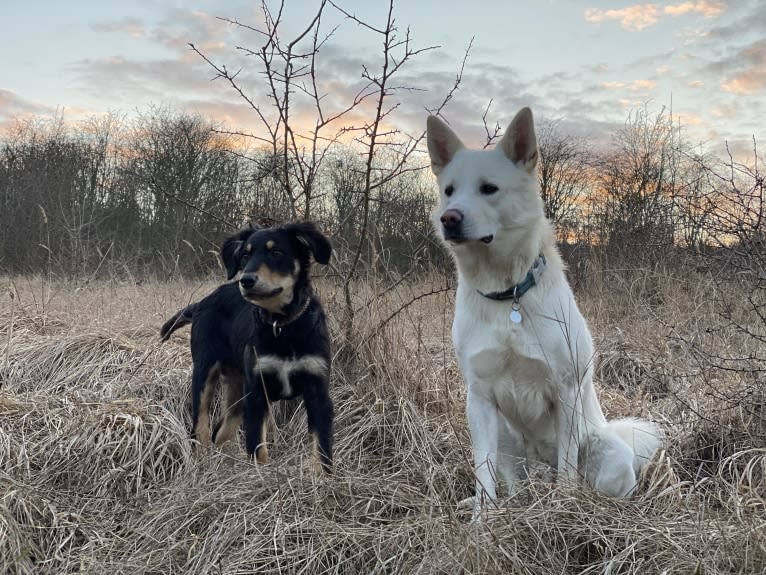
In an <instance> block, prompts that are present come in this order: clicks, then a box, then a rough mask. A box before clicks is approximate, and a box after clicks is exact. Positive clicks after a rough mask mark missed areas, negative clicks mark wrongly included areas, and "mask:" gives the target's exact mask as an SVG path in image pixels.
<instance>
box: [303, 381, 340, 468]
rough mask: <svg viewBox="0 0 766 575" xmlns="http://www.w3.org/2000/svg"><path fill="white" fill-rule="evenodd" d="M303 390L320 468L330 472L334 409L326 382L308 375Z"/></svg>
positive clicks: (310, 431)
mask: <svg viewBox="0 0 766 575" xmlns="http://www.w3.org/2000/svg"><path fill="white" fill-rule="evenodd" d="M304 385H305V387H304V391H303V402H304V404H305V405H306V419H307V420H308V424H309V433H310V434H313V435H315V437H316V441H317V448H318V450H319V460H320V462H321V463H322V469H324V470H325V471H326V472H327V473H332V422H333V416H334V410H333V405H332V400H331V399H330V395H329V393H328V391H327V382H326V381H325V380H324V379H322V378H319V377H314V376H308V377H307V381H305V384H304Z"/></svg>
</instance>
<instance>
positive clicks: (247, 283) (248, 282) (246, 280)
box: [239, 276, 255, 289]
mask: <svg viewBox="0 0 766 575" xmlns="http://www.w3.org/2000/svg"><path fill="white" fill-rule="evenodd" d="M239 285H241V286H242V287H243V288H245V289H251V288H252V287H253V286H254V285H255V278H254V277H252V276H242V277H241V278H239Z"/></svg>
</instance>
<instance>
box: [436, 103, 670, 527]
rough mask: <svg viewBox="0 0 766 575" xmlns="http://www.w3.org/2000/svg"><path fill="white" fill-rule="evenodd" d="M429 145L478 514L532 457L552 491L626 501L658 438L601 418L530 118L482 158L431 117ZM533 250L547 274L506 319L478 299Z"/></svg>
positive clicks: (504, 281)
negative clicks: (580, 485)
mask: <svg viewBox="0 0 766 575" xmlns="http://www.w3.org/2000/svg"><path fill="white" fill-rule="evenodd" d="M427 143H428V150H429V154H430V157H431V168H432V170H433V172H434V174H435V175H436V176H437V181H438V185H439V189H440V198H441V200H440V205H439V207H438V208H437V209H436V210H435V211H434V214H433V220H434V226H435V228H436V230H437V233H438V234H439V236H440V237H441V238H442V240H443V241H444V243H445V245H446V246H447V248H448V249H449V251H450V252H451V253H452V255H453V257H454V260H455V263H456V267H457V275H458V286H457V295H456V302H455V317H454V322H453V325H452V339H453V343H454V346H455V350H456V353H457V358H458V363H459V366H460V371H461V373H462V375H463V379H464V381H465V384H466V386H467V416H468V424H469V427H470V433H471V442H472V444H473V454H474V465H475V471H476V497H475V500H474V502H475V507H474V516H475V517H476V514H477V513H479V512H480V510H481V507H482V505H483V501H484V500H485V499H489V500H494V499H495V498H496V496H497V490H496V472H497V473H498V474H499V477H500V478H501V479H502V480H504V481H505V483H506V484H507V487H508V490H509V492H510V494H513V493H514V491H515V490H516V489H517V487H518V481H519V480H520V479H523V478H525V477H527V473H528V471H529V467H530V464H531V462H532V461H542V462H544V463H545V464H547V466H550V468H551V469H553V470H554V471H555V472H556V477H557V482H558V483H561V484H573V483H574V482H575V481H576V480H577V478H578V477H580V478H582V479H584V480H585V482H586V483H587V484H589V485H590V486H592V487H593V488H595V489H596V490H597V491H599V492H601V493H603V494H606V495H610V496H614V497H625V496H627V495H628V494H630V493H631V491H633V490H634V488H635V486H636V482H637V476H638V473H639V471H640V469H641V468H642V467H643V466H644V465H645V464H646V463H647V462H648V460H649V459H650V458H651V457H652V455H653V453H654V452H655V450H656V449H657V448H658V447H659V446H660V444H661V433H660V430H659V429H658V428H657V426H656V425H654V424H653V423H651V422H649V421H642V420H638V419H623V420H617V421H611V422H607V420H606V418H605V417H604V414H603V412H602V410H601V406H600V404H599V400H598V397H597V396H596V391H595V389H594V385H593V367H594V352H593V343H592V339H591V335H590V332H589V331H588V325H587V323H586V321H585V319H584V318H583V316H582V314H581V313H580V310H579V309H578V307H577V303H576V302H575V298H574V295H573V293H572V289H571V287H570V286H569V283H568V281H567V279H566V276H565V273H564V270H565V267H564V263H563V261H562V259H561V256H560V255H559V252H558V249H557V247H556V244H555V235H554V230H553V226H552V225H551V223H550V222H549V221H548V220H547V219H546V217H545V213H544V209H543V202H542V199H541V197H540V193H539V188H538V185H537V178H536V174H535V167H536V164H537V141H536V137H535V131H534V123H533V119H532V112H531V111H530V109H529V108H524V109H522V110H521V111H520V112H519V113H518V114H517V115H516V117H515V118H514V119H513V121H512V122H511V124H510V126H509V127H508V130H507V131H506V133H505V135H504V137H503V138H502V139H501V140H500V142H499V143H498V144H497V145H496V146H495V147H494V148H493V149H489V150H469V149H466V148H465V147H464V145H463V143H462V142H461V141H460V139H459V138H458V137H457V135H455V133H454V132H453V131H452V130H451V129H450V128H449V127H448V126H447V125H446V124H445V123H444V122H443V121H441V120H440V119H438V118H436V117H434V116H431V117H429V118H428V122H427ZM541 254H542V255H543V256H544V258H545V260H546V266H545V269H544V270H543V271H542V273H541V275H540V276H539V278H538V281H537V284H536V285H534V286H533V287H531V289H529V291H527V292H526V293H524V295H523V296H521V298H520V299H519V300H518V306H519V307H520V309H519V310H518V311H519V312H520V313H521V322H520V323H517V322H514V321H512V320H511V318H510V312H511V309H512V306H513V302H512V301H511V300H508V301H495V300H492V299H489V298H487V297H485V296H484V295H482V293H484V294H486V293H489V292H501V291H504V290H507V289H508V288H509V287H510V286H514V285H517V284H519V283H520V282H522V281H523V280H524V278H525V277H526V276H527V273H528V272H529V271H530V268H531V267H532V266H533V264H534V262H535V261H536V260H537V258H538V256H539V255H541Z"/></svg>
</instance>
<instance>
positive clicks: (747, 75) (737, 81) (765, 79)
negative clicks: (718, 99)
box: [721, 68, 766, 94]
mask: <svg viewBox="0 0 766 575" xmlns="http://www.w3.org/2000/svg"><path fill="white" fill-rule="evenodd" d="M721 89H722V90H723V91H724V92H731V93H733V94H754V93H756V92H761V91H762V90H764V89H766V70H764V69H762V68H757V69H756V68H753V69H750V70H745V71H744V72H742V73H740V74H737V75H736V76H734V77H732V78H730V79H729V80H727V81H726V82H724V83H723V84H721Z"/></svg>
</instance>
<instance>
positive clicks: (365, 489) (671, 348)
mask: <svg viewBox="0 0 766 575" xmlns="http://www.w3.org/2000/svg"><path fill="white" fill-rule="evenodd" d="M444 281H445V280H444V279H434V280H433V281H422V282H420V283H418V284H417V285H411V286H407V287H402V286H400V287H399V288H398V289H396V290H392V291H390V292H388V293H386V294H385V295H382V296H381V297H378V298H376V299H374V300H372V301H371V303H370V305H366V302H368V301H369V300H370V299H371V298H370V297H369V295H364V294H370V293H374V290H372V289H371V288H368V287H367V286H364V285H360V286H359V287H358V290H357V292H356V293H357V295H358V303H359V308H360V309H359V312H358V315H357V320H358V328H359V329H358V340H357V341H355V342H351V343H349V347H348V348H347V349H348V352H347V353H345V354H343V355H342V357H341V356H339V357H338V359H337V360H336V362H335V364H334V369H333V377H332V396H333V399H334V402H335V409H336V414H337V416H336V423H335V445H336V448H335V457H336V470H335V474H334V475H333V476H332V477H326V476H323V475H322V474H321V473H319V472H318V471H317V469H316V465H315V461H314V458H313V456H312V455H313V454H312V450H311V445H310V442H309V440H308V436H307V433H306V421H305V415H304V412H303V410H302V408H300V407H299V406H296V405H290V404H281V405H279V406H275V407H274V410H273V411H274V420H275V424H276V425H275V427H276V432H275V433H273V434H272V438H273V446H271V448H270V452H271V462H270V463H269V464H268V465H265V466H257V465H255V464H253V463H250V462H249V461H248V460H247V459H246V457H245V454H244V449H243V448H242V447H241V446H238V445H230V446H228V447H225V448H224V449H221V450H217V449H212V450H210V451H202V450H200V449H197V450H195V449H194V448H193V446H192V444H191V442H190V441H189V439H188V438H187V431H186V429H187V424H188V417H189V415H188V411H189V406H188V401H189V399H188V398H189V385H190V374H191V358H190V353H189V349H188V333H189V332H188V329H187V330H183V331H181V332H179V333H178V334H176V335H174V336H173V337H172V339H171V340H170V341H169V342H167V343H166V344H163V345H160V344H159V341H158V337H157V333H158V329H159V326H160V325H161V324H162V322H163V321H164V320H165V319H166V318H167V317H168V316H169V315H170V314H171V313H172V312H174V311H175V310H176V309H178V308H180V307H181V306H183V305H185V304H186V303H188V302H189V301H192V300H195V299H199V298H200V297H202V296H203V295H204V294H205V293H207V292H208V291H209V290H210V289H211V288H212V287H213V286H214V283H213V282H212V281H210V282H201V281H180V280H179V281H172V282H164V283H159V282H151V283H150V282H144V283H139V284H138V285H137V284H136V283H135V282H129V283H120V282H90V283H88V284H86V283H77V282H57V281H50V280H48V279H44V278H39V277H38V278H20V277H17V278H2V280H1V283H0V288H1V289H2V293H0V572H2V573H24V574H26V573H30V574H32V573H34V574H38V573H110V574H118V573H158V574H159V573H225V574H229V573H305V574H319V573H343V574H356V573H370V574H373V573H375V574H377V573H390V574H398V573H407V574H409V573H413V574H414V573H423V574H432V573H445V574H460V573H475V574H488V575H490V574H496V573H497V574H500V573H504V574H508V573H514V574H516V573H519V574H530V575H537V574H547V573H557V574H566V573H612V574H615V573H636V574H647V573H672V574H676V573H678V574H693V573H694V574H699V575H701V574H703V573H705V574H713V573H764V572H766V423H765V422H764V414H765V413H766V409H765V403H766V393H765V391H764V390H766V380H765V378H764V373H765V372H764V369H765V368H764V366H763V365H760V371H758V370H757V369H752V366H750V367H748V366H747V361H746V360H743V361H742V362H738V361H735V362H732V361H730V360H731V358H733V357H744V358H747V357H750V356H752V355H754V354H756V353H757V352H759V351H760V353H761V355H762V352H763V350H758V349H757V348H756V342H755V340H754V339H753V338H751V337H747V336H746V335H745V334H744V333H742V331H741V330H737V329H733V328H732V327H731V326H730V322H729V321H728V320H724V319H723V318H722V316H721V314H720V313H719V312H720V305H719V304H718V303H716V302H717V300H718V298H717V297H714V296H716V295H725V296H726V298H725V299H726V301H728V302H729V308H728V309H727V310H726V311H727V313H729V314H730V315H731V316H732V317H734V318H738V320H739V322H740V323H741V325H750V326H752V328H753V329H760V330H763V328H764V326H763V325H762V323H760V324H759V323H757V322H756V320H758V318H756V317H749V316H748V315H747V314H746V311H745V309H746V308H745V306H743V305H740V304H741V303H743V302H744V296H741V297H740V295H738V292H737V291H736V290H737V288H730V289H728V290H726V293H724V294H722V293H721V289H720V288H719V287H718V286H716V285H715V284H714V283H713V282H712V281H711V280H710V279H709V278H708V277H706V276H705V275H703V274H696V273H694V272H690V273H684V274H680V273H675V274H674V273H670V272H668V271H665V270H662V269H657V270H653V271H644V272H620V273H613V274H606V273H599V274H594V275H593V277H592V278H591V279H590V280H589V281H588V284H587V289H583V288H581V287H578V292H579V293H578V298H579V301H580V305H581V307H582V308H583V311H584V313H585V316H586V317H587V318H588V319H589V321H590V322H591V328H592V331H593V334H594V339H595V343H596V348H597V349H598V351H599V364H598V365H599V367H598V385H599V393H600V397H601V400H602V403H603V405H604V409H605V411H606V412H607V415H608V416H609V417H614V416H624V415H636V416H642V417H648V418H652V419H654V420H656V421H659V422H660V423H661V425H662V426H663V427H664V429H665V430H666V431H667V435H668V443H667V449H666V450H665V451H664V452H663V453H661V454H659V456H658V457H657V458H656V460H655V461H654V462H653V464H652V465H651V466H650V468H649V469H648V473H646V474H645V476H644V477H642V481H641V489H640V492H639V493H637V494H636V495H635V496H634V497H632V498H631V499H629V500H625V501H615V500H611V499H606V498H603V497H599V496H597V495H595V494H594V493H592V492H589V491H587V490H586V489H585V488H582V489H581V490H578V491H576V492H573V491H567V490H563V489H559V488H557V487H556V486H554V485H550V484H546V483H543V482H541V481H536V482H532V483H530V484H529V485H528V486H527V487H526V488H525V490H524V492H523V493H522V494H521V495H519V496H518V497H516V498H514V499H512V500H504V501H502V502H501V505H500V506H499V508H498V509H495V510H491V511H489V512H488V514H487V517H486V519H485V521H484V522H482V523H480V524H473V523H470V521H469V519H470V513H469V512H468V511H466V510H463V509H461V508H460V507H459V505H458V503H459V502H460V501H461V500H462V499H464V498H465V497H468V496H470V495H471V494H472V491H473V481H472V476H471V465H470V459H471V452H470V441H469V438H468V431H467V426H466V422H465V416H464V393H463V384H462V381H461V378H460V375H459V372H458V369H457V367H456V364H455V359H454V356H453V353H452V349H451V343H450V336H449V328H450V323H451V318H452V305H453V302H452V294H451V293H450V292H446V293H440V294H437V295H433V296H430V297H425V298H422V299H419V300H417V301H416V302H414V303H413V304H412V305H410V306H408V307H406V309H404V310H403V311H401V312H400V313H398V314H397V315H396V316H395V317H394V318H393V319H392V320H391V321H389V322H388V323H387V324H386V325H385V327H384V328H383V329H378V327H379V326H380V325H381V322H382V321H383V320H385V319H387V318H388V317H389V316H390V315H391V314H392V313H393V312H395V311H396V310H397V309H399V308H400V307H401V306H402V304H405V303H407V302H409V301H410V300H411V299H412V298H413V296H415V295H417V294H419V293H423V292H427V291H431V290H434V289H437V288H439V287H440V286H443V285H444ZM318 291H319V293H320V295H321V296H322V298H323V300H324V302H325V305H326V308H327V310H328V313H329V315H330V319H331V327H332V330H333V333H334V335H335V336H336V337H337V338H340V334H341V333H343V329H342V326H341V325H339V323H338V321H339V318H340V313H339V310H340V309H341V302H342V297H341V293H340V290H338V289H336V288H335V287H334V286H333V285H332V284H331V283H330V282H329V281H320V282H319V285H318ZM363 296H364V297H363ZM756 367H757V366H756Z"/></svg>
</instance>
